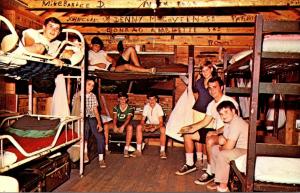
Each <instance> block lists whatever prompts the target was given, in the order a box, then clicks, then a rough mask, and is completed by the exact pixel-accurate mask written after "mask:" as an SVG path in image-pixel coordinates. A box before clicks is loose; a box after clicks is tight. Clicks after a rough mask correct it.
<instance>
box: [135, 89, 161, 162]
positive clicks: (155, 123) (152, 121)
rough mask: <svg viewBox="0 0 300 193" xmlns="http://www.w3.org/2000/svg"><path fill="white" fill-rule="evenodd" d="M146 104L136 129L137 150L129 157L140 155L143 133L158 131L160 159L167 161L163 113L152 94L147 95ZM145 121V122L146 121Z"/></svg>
mask: <svg viewBox="0 0 300 193" xmlns="http://www.w3.org/2000/svg"><path fill="white" fill-rule="evenodd" d="M147 99H148V103H147V104H146V105H145V106H144V109H143V118H142V120H141V123H140V124H139V125H138V126H137V127H136V141H137V150H136V151H135V152H133V153H132V154H131V155H130V156H131V157H140V156H141V155H142V139H143V132H154V131H156V130H157V129H159V130H160V158H161V159H167V155H166V151H165V145H166V127H165V126H164V121H163V117H164V112H163V109H162V107H161V106H160V104H158V103H157V96H156V95H154V94H153V93H149V94H148V95H147ZM146 119H147V120H146Z"/></svg>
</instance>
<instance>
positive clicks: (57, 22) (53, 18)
mask: <svg viewBox="0 0 300 193" xmlns="http://www.w3.org/2000/svg"><path fill="white" fill-rule="evenodd" d="M50 22H52V23H56V24H58V25H59V29H60V30H61V22H60V21H59V19H57V18H56V17H48V18H47V19H45V21H44V26H46V25H47V24H48V23H50Z"/></svg>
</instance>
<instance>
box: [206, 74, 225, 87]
mask: <svg viewBox="0 0 300 193" xmlns="http://www.w3.org/2000/svg"><path fill="white" fill-rule="evenodd" d="M208 82H218V83H219V85H220V87H221V86H223V85H224V82H223V80H222V79H221V78H220V77H219V76H213V77H211V78H210V79H209V80H208Z"/></svg>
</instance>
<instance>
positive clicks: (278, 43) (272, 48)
mask: <svg viewBox="0 0 300 193" xmlns="http://www.w3.org/2000/svg"><path fill="white" fill-rule="evenodd" d="M299 45H300V39H298V40H297V39H294V40H292V39H291V40H277V39H266V40H264V42H263V51H264V52H266V51H268V52H296V53H297V52H300V46H299Z"/></svg>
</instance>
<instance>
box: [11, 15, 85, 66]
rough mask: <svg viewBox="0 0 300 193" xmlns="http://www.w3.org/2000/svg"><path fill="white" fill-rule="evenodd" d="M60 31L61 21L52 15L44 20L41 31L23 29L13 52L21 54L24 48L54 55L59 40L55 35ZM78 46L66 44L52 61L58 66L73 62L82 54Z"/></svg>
mask: <svg viewBox="0 0 300 193" xmlns="http://www.w3.org/2000/svg"><path fill="white" fill-rule="evenodd" d="M60 33H61V22H60V21H59V20H58V19H57V18H54V17H49V18H47V19H46V20H45V22H44V25H43V33H40V32H39V31H37V30H35V29H27V30H24V31H23V33H22V34H23V36H22V40H21V42H20V45H19V48H18V49H17V50H16V51H15V52H14V53H16V54H23V53H24V49H26V51H28V52H31V53H34V54H41V55H43V54H45V55H49V56H55V53H56V51H57V49H58V48H59V46H60V44H61V43H62V42H61V41H59V40H57V37H58V36H59V34H60ZM82 54H83V53H81V51H80V48H79V47H76V46H66V47H65V49H64V50H63V51H62V53H61V54H60V55H59V56H58V58H54V59H53V60H52V62H54V63H55V64H56V65H58V66H62V65H64V64H73V65H74V64H75V63H76V62H77V61H78V58H80V57H81V56H82Z"/></svg>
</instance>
